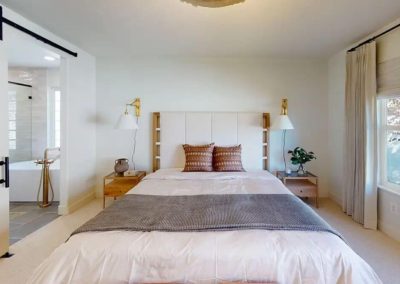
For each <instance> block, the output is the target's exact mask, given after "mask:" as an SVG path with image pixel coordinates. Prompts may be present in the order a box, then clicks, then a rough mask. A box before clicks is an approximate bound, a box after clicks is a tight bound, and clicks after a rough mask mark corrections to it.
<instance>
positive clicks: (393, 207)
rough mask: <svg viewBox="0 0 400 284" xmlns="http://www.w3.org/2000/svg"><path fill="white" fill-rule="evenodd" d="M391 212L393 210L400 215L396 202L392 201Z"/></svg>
mask: <svg viewBox="0 0 400 284" xmlns="http://www.w3.org/2000/svg"><path fill="white" fill-rule="evenodd" d="M390 212H392V213H393V214H395V215H399V213H400V212H399V206H398V205H397V203H396V202H390Z"/></svg>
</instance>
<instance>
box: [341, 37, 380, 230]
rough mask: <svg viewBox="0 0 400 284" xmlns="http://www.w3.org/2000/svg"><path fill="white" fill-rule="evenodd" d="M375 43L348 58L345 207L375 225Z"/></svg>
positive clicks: (363, 221) (367, 225)
mask: <svg viewBox="0 0 400 284" xmlns="http://www.w3.org/2000/svg"><path fill="white" fill-rule="evenodd" d="M376 97H377V79H376V43H375V42H371V43H368V44H366V45H364V46H361V47H360V48H358V49H357V50H356V51H354V52H349V53H348V54H347V58H346V142H345V167H344V171H345V186H344V194H343V197H344V198H343V211H344V212H346V213H347V214H348V215H350V216H352V218H353V219H354V220H355V221H356V222H358V223H360V224H363V225H364V227H365V228H369V229H376V228H377V219H378V212H377V211H378V196H377V195H378V188H377V141H376V140H377V114H376Z"/></svg>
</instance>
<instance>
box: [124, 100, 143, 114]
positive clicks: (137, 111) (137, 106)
mask: <svg viewBox="0 0 400 284" xmlns="http://www.w3.org/2000/svg"><path fill="white" fill-rule="evenodd" d="M126 106H131V107H133V108H135V115H136V117H139V116H140V106H141V105H140V98H136V99H135V100H134V101H133V102H131V103H129V104H126ZM127 111H128V110H126V112H127Z"/></svg>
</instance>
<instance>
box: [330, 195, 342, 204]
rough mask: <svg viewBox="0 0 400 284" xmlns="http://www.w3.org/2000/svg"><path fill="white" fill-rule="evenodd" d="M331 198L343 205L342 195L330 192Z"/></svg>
mask: <svg viewBox="0 0 400 284" xmlns="http://www.w3.org/2000/svg"><path fill="white" fill-rule="evenodd" d="M329 198H330V199H331V200H333V201H334V202H335V203H336V204H338V205H339V206H342V198H341V197H339V196H337V195H336V194H332V193H331V192H329Z"/></svg>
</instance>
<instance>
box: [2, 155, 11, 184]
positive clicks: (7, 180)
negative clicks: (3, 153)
mask: <svg viewBox="0 0 400 284" xmlns="http://www.w3.org/2000/svg"><path fill="white" fill-rule="evenodd" d="M0 166H4V170H5V178H4V179H0V184H3V183H5V185H6V188H9V187H10V159H9V158H8V157H5V158H4V161H0Z"/></svg>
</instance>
